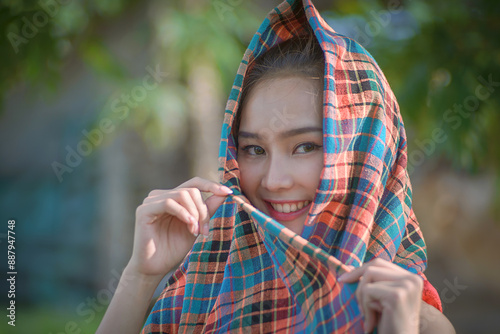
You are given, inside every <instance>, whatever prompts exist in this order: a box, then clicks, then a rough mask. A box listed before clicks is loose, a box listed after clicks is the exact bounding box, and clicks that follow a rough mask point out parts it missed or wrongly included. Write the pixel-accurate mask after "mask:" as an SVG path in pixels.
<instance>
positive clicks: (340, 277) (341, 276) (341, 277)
mask: <svg viewBox="0 0 500 334" xmlns="http://www.w3.org/2000/svg"><path fill="white" fill-rule="evenodd" d="M344 280H345V273H343V274H342V275H340V276H339V277H337V281H339V282H341V283H342V282H344Z"/></svg>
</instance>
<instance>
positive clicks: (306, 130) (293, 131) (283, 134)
mask: <svg viewBox="0 0 500 334" xmlns="http://www.w3.org/2000/svg"><path fill="white" fill-rule="evenodd" d="M310 132H321V133H322V132H323V129H322V128H319V127H315V126H306V127H303V128H296V129H290V130H286V131H283V132H281V133H280V134H279V136H280V137H281V138H289V137H293V136H298V135H301V134H304V133H310ZM238 138H253V139H260V138H261V136H260V135H259V134H257V133H253V132H247V131H240V132H238Z"/></svg>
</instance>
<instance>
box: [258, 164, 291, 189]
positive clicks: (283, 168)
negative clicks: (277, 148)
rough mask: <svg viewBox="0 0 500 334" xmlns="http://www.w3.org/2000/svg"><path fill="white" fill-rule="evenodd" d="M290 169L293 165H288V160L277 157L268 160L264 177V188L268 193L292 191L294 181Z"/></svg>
mask: <svg viewBox="0 0 500 334" xmlns="http://www.w3.org/2000/svg"><path fill="white" fill-rule="evenodd" d="M289 168H291V164H290V163H287V161H286V159H283V158H281V157H276V156H275V157H273V158H270V159H268V161H267V164H266V169H265V170H264V175H263V177H262V182H261V184H262V187H264V188H265V189H267V190H268V191H280V190H286V189H290V188H291V187H292V186H293V182H294V181H293V175H292V174H291V173H290V170H289Z"/></svg>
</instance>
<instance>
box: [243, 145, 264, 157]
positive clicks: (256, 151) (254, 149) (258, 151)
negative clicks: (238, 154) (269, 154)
mask: <svg viewBox="0 0 500 334" xmlns="http://www.w3.org/2000/svg"><path fill="white" fill-rule="evenodd" d="M242 150H243V151H245V152H247V153H248V154H249V155H263V154H265V153H266V151H265V150H264V149H263V148H262V147H260V146H257V145H249V146H245V147H243V148H242Z"/></svg>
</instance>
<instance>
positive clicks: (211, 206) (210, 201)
mask: <svg viewBox="0 0 500 334" xmlns="http://www.w3.org/2000/svg"><path fill="white" fill-rule="evenodd" d="M226 197H227V195H224V196H219V195H212V196H210V197H208V198H207V199H206V200H205V204H206V205H207V208H208V215H209V217H212V216H213V215H214V213H215V211H217V209H218V208H219V206H221V205H222V203H224V201H225V200H226Z"/></svg>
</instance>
